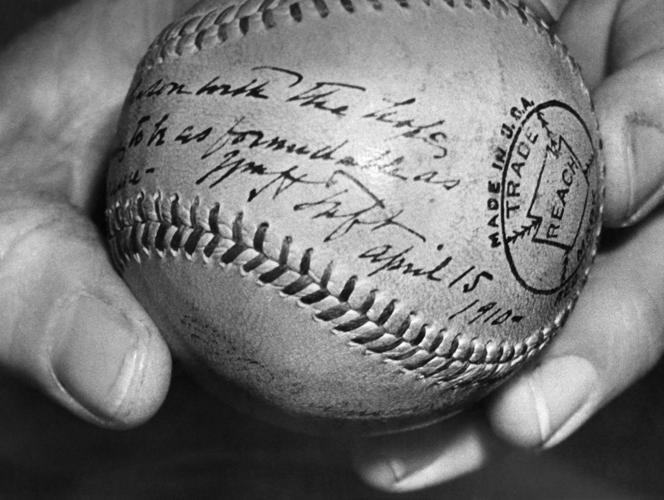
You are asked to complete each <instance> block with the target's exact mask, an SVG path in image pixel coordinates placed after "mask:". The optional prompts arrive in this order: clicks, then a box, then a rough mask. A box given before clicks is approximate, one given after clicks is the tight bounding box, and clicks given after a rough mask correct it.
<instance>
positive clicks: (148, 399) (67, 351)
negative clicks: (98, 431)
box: [51, 294, 170, 428]
mask: <svg viewBox="0 0 664 500" xmlns="http://www.w3.org/2000/svg"><path fill="white" fill-rule="evenodd" d="M132 316H134V314H132V311H127V310H126V309H125V310H122V309H120V308H118V307H117V304H110V303H108V302H105V301H104V300H101V299H99V298H97V297H94V296H92V295H89V294H83V295H80V296H78V297H76V298H75V299H73V300H71V301H69V303H68V304H66V305H65V307H63V309H62V310H61V311H60V312H59V313H58V314H57V315H56V318H57V319H56V321H55V322H54V324H52V325H51V328H52V329H57V330H59V331H56V332H53V333H52V335H53V336H54V337H55V338H59V339H60V340H59V342H58V344H57V345H56V346H55V347H54V349H53V351H52V353H51V366H52V373H53V376H54V379H55V384H56V389H55V391H56V397H58V398H59V399H61V400H64V401H63V402H64V403H65V404H66V405H67V406H69V407H70V408H72V410H73V411H74V412H75V413H77V414H79V415H80V416H82V417H84V418H86V419H88V420H91V421H94V422H95V423H98V424H101V425H104V426H107V427H113V428H126V427H132V426H135V425H138V424H140V423H142V422H144V421H145V420H146V419H148V418H149V417H150V416H152V415H153V414H154V413H155V412H156V410H157V409H158V408H159V406H160V405H161V403H162V402H163V400H164V398H165V395H166V392H167V390H168V382H169V379H170V354H169V352H168V349H167V348H166V346H165V343H164V341H163V340H162V339H161V338H160V336H159V334H158V333H157V332H156V329H155V327H154V326H153V325H151V324H146V323H145V321H140V320H137V319H136V318H135V317H132Z"/></svg>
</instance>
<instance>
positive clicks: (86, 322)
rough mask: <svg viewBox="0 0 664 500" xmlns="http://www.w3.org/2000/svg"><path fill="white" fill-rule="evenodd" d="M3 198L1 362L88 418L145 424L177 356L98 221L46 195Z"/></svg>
mask: <svg viewBox="0 0 664 500" xmlns="http://www.w3.org/2000/svg"><path fill="white" fill-rule="evenodd" d="M0 199H1V200H2V201H0V276H1V277H2V279H0V318H2V324H3V326H2V329H0V364H2V365H3V366H5V367H8V368H10V369H11V370H14V371H16V372H18V373H20V374H23V375H24V376H25V377H27V378H28V379H30V380H32V381H33V382H34V383H35V384H37V385H38V386H40V387H41V388H42V389H43V390H44V391H46V392H47V393H48V394H50V395H51V396H52V397H54V398H55V399H56V400H58V401H60V402H61V403H62V404H63V405H64V406H66V407H67V408H69V409H70V410H72V411H73V412H74V413H76V414H78V415H79V416H82V417H84V418H86V419H88V420H90V421H93V422H96V423H98V424H102V425H106V426H111V427H127V426H132V425H136V424H138V423H140V422H143V421H144V420H145V419H147V418H148V417H150V416H151V415H152V414H153V413H154V412H155V411H156V409H157V408H158V407H159V406H160V404H161V402H162V401H163V399H164V397H165V394H166V391H167V388H168V383H169V378H170V354H169V352H168V349H167V348H166V345H165V344H164V341H163V340H162V339H161V337H160V336H159V334H158V333H157V330H156V328H155V326H154V325H153V323H152V322H151V320H150V319H149V318H148V316H147V315H146V313H145V312H144V311H143V309H142V308H141V307H140V306H138V304H137V303H136V302H135V299H134V298H133V297H132V296H131V294H130V292H129V290H128V289H127V288H126V286H125V285H124V284H123V283H122V282H121V280H120V278H119V277H118V276H117V275H116V273H115V272H114V271H113V269H112V267H111V265H110V263H109V260H108V258H107V253H106V251H105V249H104V248H103V246H102V244H101V242H100V241H99V237H98V235H97V233H96V231H95V229H94V228H93V227H92V226H91V224H90V223H88V222H87V220H86V219H85V218H84V217H82V216H80V215H78V214H77V213H75V212H74V211H73V210H72V209H70V208H68V207H67V206H66V205H63V204H60V203H58V202H53V201H51V200H48V199H45V198H44V197H43V196H42V197H40V198H37V199H35V198H33V197H29V196H20V195H18V194H15V193H3V195H2V197H1V198H0Z"/></svg>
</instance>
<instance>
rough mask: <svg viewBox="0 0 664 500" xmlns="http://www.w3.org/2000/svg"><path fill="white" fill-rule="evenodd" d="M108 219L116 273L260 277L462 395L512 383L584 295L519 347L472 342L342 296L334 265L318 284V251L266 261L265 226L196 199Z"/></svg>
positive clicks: (165, 200)
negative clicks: (187, 271) (184, 267)
mask: <svg viewBox="0 0 664 500" xmlns="http://www.w3.org/2000/svg"><path fill="white" fill-rule="evenodd" d="M106 218H107V224H108V232H109V241H110V243H111V254H112V256H113V260H114V263H115V265H116V267H118V269H120V271H122V270H124V269H125V268H126V267H127V266H128V265H129V263H130V262H132V261H134V262H136V263H139V264H140V262H141V259H142V258H143V257H149V256H157V257H159V258H164V257H166V255H167V254H169V253H170V254H171V255H178V254H180V255H183V256H184V257H186V258H187V259H190V260H193V259H194V258H196V257H199V258H203V259H205V260H206V261H207V262H213V263H216V264H218V265H221V266H226V265H234V266H237V267H239V268H240V271H241V273H242V274H243V276H245V277H247V276H249V275H251V276H253V277H255V279H256V280H257V284H262V285H271V286H274V287H275V288H277V289H278V290H279V291H280V293H281V294H282V295H283V296H285V297H294V298H296V299H297V300H298V301H299V302H300V304H301V305H303V306H305V307H311V308H312V309H313V310H314V311H315V314H314V317H315V319H316V320H318V321H321V322H323V323H327V324H329V325H330V328H331V330H332V331H333V333H335V334H337V335H346V336H347V338H349V343H350V344H351V345H355V346H357V345H360V346H363V347H364V348H365V349H366V352H367V353H369V354H375V355H379V356H380V357H381V358H382V359H383V360H384V361H386V362H388V363H390V364H393V365H396V366H397V367H399V368H400V369H401V370H402V371H404V372H411V373H415V374H416V375H417V376H418V378H420V379H425V380H427V381H429V382H431V383H433V384H436V385H438V384H445V385H446V386H449V385H450V384H452V385H455V386H461V385H468V384H475V383H478V381H480V380H482V381H486V380H488V379H498V378H503V377H504V376H506V375H508V374H509V373H510V372H511V371H512V369H513V368H515V367H516V366H517V365H519V364H521V363H522V362H525V361H526V360H528V359H530V358H531V357H532V356H533V355H534V354H535V353H537V352H538V351H540V350H541V349H542V348H543V347H544V346H545V345H546V344H547V343H548V342H549V341H550V340H551V338H552V337H553V334H554V333H555V331H556V330H557V329H558V328H559V327H560V325H561V324H562V323H563V322H564V320H565V318H566V316H567V314H568V313H569V311H570V310H571V308H572V306H573V303H574V302H575V300H576V297H577V296H578V291H577V293H576V294H575V295H574V297H573V298H572V299H571V300H570V302H569V304H568V305H567V306H566V307H565V308H564V309H563V310H562V311H561V313H560V314H559V315H558V316H557V317H556V318H555V320H554V321H553V322H552V324H551V325H548V326H546V327H544V328H542V329H540V330H539V331H537V332H536V333H534V334H532V335H530V336H529V337H528V338H527V339H526V340H524V341H522V342H519V343H517V344H508V343H507V342H503V343H502V344H501V345H498V346H496V345H494V343H491V342H489V343H487V344H481V343H480V342H479V341H477V340H476V339H471V338H469V336H468V335H464V334H462V333H457V334H454V333H453V332H450V331H449V330H447V329H446V328H437V327H436V326H435V325H433V324H432V323H425V322H423V321H421V319H420V318H418V314H417V313H415V312H411V313H410V314H409V315H408V316H406V317H405V318H404V319H401V318H399V315H398V314H397V310H398V301H397V300H391V301H389V302H388V303H387V305H385V306H384V307H381V308H380V310H374V309H373V306H374V305H375V303H376V297H377V296H378V294H379V291H378V290H371V291H369V292H368V293H361V292H359V290H358V289H356V285H357V281H358V278H357V276H351V277H350V278H348V279H347V280H346V281H345V282H344V283H343V286H341V287H336V286H332V284H333V283H332V274H333V264H332V263H329V264H328V265H327V266H326V267H325V268H324V270H323V271H322V273H320V275H318V274H316V273H314V270H313V269H312V268H311V267H312V266H311V261H312V257H313V251H314V250H313V249H311V248H309V249H307V250H305V251H304V252H303V253H302V254H301V255H296V256H295V259H293V257H294V252H293V250H292V248H291V247H292V244H293V241H292V238H291V237H290V236H286V237H284V238H283V239H282V240H281V241H282V243H281V248H280V250H279V252H278V255H270V252H268V251H267V250H266V249H265V248H264V245H265V242H266V237H267V232H268V231H269V224H268V223H267V222H262V223H261V224H259V225H258V226H257V228H256V229H255V230H253V234H249V235H248V233H247V225H246V224H245V222H244V221H243V214H242V213H241V212H239V213H236V214H235V215H234V217H233V219H232V221H227V220H226V219H224V214H223V213H222V208H221V206H220V205H219V204H214V205H212V206H211V207H203V206H201V203H200V201H199V199H198V198H196V199H194V200H193V202H192V203H191V204H189V205H187V204H186V203H183V202H182V201H181V200H180V197H179V196H178V195H170V196H164V195H162V194H161V193H156V194H153V195H146V194H145V193H139V194H138V195H136V196H135V197H134V198H132V199H131V200H126V201H125V202H124V203H119V202H117V203H115V204H114V205H113V206H112V207H111V208H109V209H107V211H106ZM294 262H295V263H296V264H295V265H294V264H293V263H294ZM583 279H585V277H584V278H583ZM333 290H340V291H333ZM351 302H353V304H360V305H355V306H353V305H351ZM394 320H396V321H394ZM452 379H453V380H452Z"/></svg>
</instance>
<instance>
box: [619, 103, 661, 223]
mask: <svg viewBox="0 0 664 500" xmlns="http://www.w3.org/2000/svg"><path fill="white" fill-rule="evenodd" d="M628 130H629V133H628V134H627V137H628V139H627V140H628V144H627V151H628V159H627V161H628V168H629V183H630V186H629V189H630V200H629V206H628V210H627V214H626V217H625V221H624V223H623V224H622V225H623V226H630V225H633V224H635V223H637V222H639V221H640V220H641V219H643V218H644V217H646V216H647V215H648V214H649V213H650V212H651V211H652V210H653V209H654V208H655V207H657V205H659V204H660V203H661V202H662V200H664V126H663V125H662V124H658V123H655V122H653V121H650V120H648V119H647V118H645V117H643V116H634V117H631V118H630V119H629V125H628Z"/></svg>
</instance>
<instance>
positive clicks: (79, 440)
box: [0, 0, 664, 500]
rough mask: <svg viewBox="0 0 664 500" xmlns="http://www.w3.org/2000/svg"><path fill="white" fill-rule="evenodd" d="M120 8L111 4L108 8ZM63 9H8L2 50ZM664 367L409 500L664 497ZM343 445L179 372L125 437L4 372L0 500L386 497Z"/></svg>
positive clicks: (1, 23) (4, 6) (33, 5)
mask: <svg viewBox="0 0 664 500" xmlns="http://www.w3.org/2000/svg"><path fill="white" fill-rule="evenodd" d="M109 1H110V0H109ZM64 3H70V2H64V1H55V0H50V1H49V0H21V1H20V2H19V1H18V0H16V1H10V0H0V47H2V46H4V45H5V44H6V42H7V41H9V40H11V39H12V37H14V36H15V35H16V33H19V32H20V31H22V30H24V29H26V27H28V26H30V25H31V24H32V23H34V22H35V20H36V19H38V18H39V17H41V16H44V15H47V14H48V13H49V12H51V11H54V10H56V9H57V8H58V7H59V6H60V5H62V4H64ZM663 376H664V365H662V363H660V365H659V366H658V367H657V368H656V369H655V370H654V371H653V372H651V374H650V375H649V376H648V377H647V378H645V379H644V380H643V381H641V382H640V383H639V384H637V385H636V386H634V387H633V388H631V389H630V390H628V391H627V392H626V393H625V394H623V395H622V396H620V397H619V398H618V399H617V400H616V401H614V402H613V403H611V404H610V405H609V406H608V407H607V408H605V409H604V410H603V411H601V412H600V413H599V414H598V415H596V416H595V417H594V418H593V419H592V420H591V421H590V422H589V423H588V424H586V425H585V426H584V427H583V428H582V429H581V430H580V431H579V432H577V433H576V434H575V435H574V436H572V437H571V438H570V439H568V440H567V441H566V442H565V443H563V444H562V445H560V446H558V447H557V448H555V449H554V450H551V451H548V452H542V453H535V452H526V451H522V450H516V449H512V448H510V447H508V446H507V445H505V444H502V443H497V444H496V458H495V460H494V461H493V462H492V463H490V464H489V466H487V467H486V468H485V469H484V470H482V471H479V472H477V473H474V474H471V475H469V476H466V477H464V478H461V479H458V480H456V481H453V482H451V483H447V484H444V485H441V486H439V487H436V488H432V489H429V490H426V491H423V492H418V493H413V494H408V495H404V496H398V497H397V498H405V499H434V498H435V499H448V498H451V499H456V498H473V499H485V498H486V499H503V498H505V499H514V500H518V499H524V500H525V499H535V498H536V499H593V498H598V499H600V498H601V499H634V498H664V449H663V448H664V394H663V393H662V390H661V388H660V384H661V382H660V381H661V380H663ZM386 497H391V496H390V495H386V494H381V493H378V492H375V491H373V490H371V489H369V488H367V487H365V486H363V485H362V484H361V483H360V481H359V480H358V479H357V478H356V477H355V475H354V474H353V472H352V470H351V468H350V465H349V460H348V457H347V456H346V452H345V448H344V445H343V443H340V442H338V440H336V441H329V440H325V439H320V438H312V437H308V436H303V435H297V434H290V433H286V432H284V431H281V430H278V429H275V428H272V427H270V426H268V425H265V424H262V423H258V422H255V421H252V420H250V419H248V418H247V417H244V416H240V415H237V414H235V413H234V412H232V410H230V409H228V408H225V407H224V406H222V405H221V404H219V403H218V402H217V401H216V400H214V399H212V398H210V397H208V396H207V395H205V394H204V393H203V392H202V391H201V390H200V389H198V387H197V386H196V385H194V384H193V383H192V382H191V381H190V380H189V379H188V378H187V377H186V376H184V375H183V374H182V373H179V372H178V370H177V369H176V374H175V377H174V382H173V385H172V388H171V392H170V395H169V397H168V399H167V401H166V404H165V406H164V408H163V410H162V411H161V412H160V413H159V414H158V415H157V417H156V418H155V419H154V420H152V421H151V422H149V423H148V424H146V425H144V426H143V427H141V428H139V429H135V430H131V431H125V432H114V431H107V430H102V429H97V428H95V427H93V426H91V425H88V424H85V423H82V422H80V421H78V420H76V419H75V418H74V417H72V416H71V415H70V414H69V413H68V412H66V411H65V410H62V409H61V408H59V407H58V406H56V405H54V404H53V403H51V402H50V401H47V400H46V399H45V398H44V397H42V396H41V394H39V393H38V392H36V391H34V390H32V389H30V388H28V387H25V386H24V385H23V384H22V383H20V382H18V381H17V380H15V379H13V378H12V377H11V376H10V375H3V374H0V498H3V499H4V498H19V499H23V498H67V499H69V498H124V499H131V498H140V499H144V498H231V499H232V498H238V499H250V500H251V499H262V498H265V499H300V498H302V499H312V500H315V499H358V500H359V499H362V500H364V499H367V500H371V499H381V498H386Z"/></svg>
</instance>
